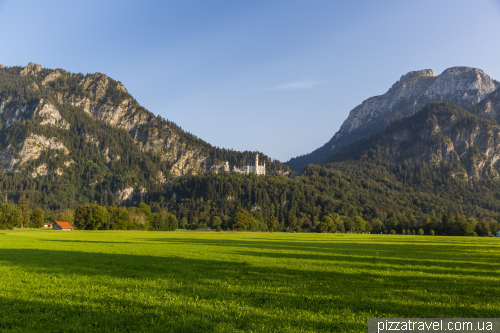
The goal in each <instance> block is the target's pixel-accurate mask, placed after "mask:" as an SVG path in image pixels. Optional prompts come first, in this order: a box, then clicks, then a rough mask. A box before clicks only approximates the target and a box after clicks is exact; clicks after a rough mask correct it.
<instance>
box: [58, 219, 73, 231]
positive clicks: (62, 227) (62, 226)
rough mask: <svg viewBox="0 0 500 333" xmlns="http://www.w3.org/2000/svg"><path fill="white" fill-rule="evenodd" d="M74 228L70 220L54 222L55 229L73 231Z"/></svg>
mask: <svg viewBox="0 0 500 333" xmlns="http://www.w3.org/2000/svg"><path fill="white" fill-rule="evenodd" d="M73 229H75V228H73V226H72V225H71V224H69V222H61V221H56V222H55V223H54V230H65V231H72V230H73Z"/></svg>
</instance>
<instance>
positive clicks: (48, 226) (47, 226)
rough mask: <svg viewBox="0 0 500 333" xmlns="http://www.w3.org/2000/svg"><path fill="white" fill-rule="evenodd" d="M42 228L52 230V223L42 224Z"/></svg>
mask: <svg viewBox="0 0 500 333" xmlns="http://www.w3.org/2000/svg"><path fill="white" fill-rule="evenodd" d="M43 227H44V228H52V223H50V222H45V223H44V224H43Z"/></svg>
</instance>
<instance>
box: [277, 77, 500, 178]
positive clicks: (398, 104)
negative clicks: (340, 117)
mask: <svg viewBox="0 0 500 333" xmlns="http://www.w3.org/2000/svg"><path fill="white" fill-rule="evenodd" d="M499 87H500V83H499V82H498V81H495V80H493V79H492V78H491V77H489V76H488V75H487V74H485V73H484V72H483V71H482V70H480V69H476V68H471V67H451V68H448V69H446V70H445V71H443V72H442V73H441V74H440V75H437V74H436V73H435V72H434V71H433V70H430V69H426V70H420V71H412V72H409V73H407V74H406V75H403V76H401V78H400V79H399V80H398V81H397V82H396V83H394V84H393V85H392V86H391V88H390V89H389V90H388V91H387V92H386V93H385V94H383V95H379V96H374V97H370V98H368V99H366V100H365V101H363V102H362V103H361V104H360V105H358V106H356V107H355V108H354V109H352V110H351V111H350V113H349V116H348V118H347V119H346V120H345V121H344V123H343V124H342V126H341V128H340V129H339V131H338V132H337V133H335V135H334V136H333V137H332V139H330V141H328V142H327V143H326V144H325V145H323V146H322V147H320V148H318V149H316V150H314V151H313V152H311V153H309V154H306V155H302V156H300V157H296V158H292V159H290V160H289V161H287V162H286V163H285V164H287V165H288V166H290V168H291V169H293V170H294V171H301V168H303V167H304V166H305V165H306V164H309V163H313V164H319V163H321V162H323V161H324V160H326V159H327V158H328V157H329V156H330V155H332V154H333V153H335V152H337V151H338V150H340V149H341V148H342V147H345V146H347V145H348V144H350V143H351V142H354V141H356V140H358V139H361V138H363V137H367V136H369V135H372V134H375V133H377V132H379V131H381V130H383V129H384V128H385V127H386V126H387V125H388V124H390V123H391V122H392V121H394V120H396V119H399V118H402V117H407V116H409V115H412V114H414V113H415V112H417V111H418V110H420V109H421V108H422V107H424V106H425V105H426V104H427V103H429V102H432V101H447V102H451V103H453V104H455V105H457V106H459V107H462V108H464V109H466V110H468V111H471V112H474V113H476V114H487V113H488V112H487V111H486V110H487V108H488V107H489V109H490V110H494V113H495V114H494V115H493V114H491V113H492V112H491V111H490V112H489V113H490V114H489V115H487V117H489V118H490V119H500V117H499V116H498V114H500V112H498V113H497V111H500V101H499V100H500V99H499V98H491V99H488V100H489V101H490V104H489V105H487V104H485V103H483V104H481V103H482V102H483V101H484V100H485V99H487V98H488V96H490V95H494V94H495V93H497V92H498V90H499ZM492 100H493V101H492Z"/></svg>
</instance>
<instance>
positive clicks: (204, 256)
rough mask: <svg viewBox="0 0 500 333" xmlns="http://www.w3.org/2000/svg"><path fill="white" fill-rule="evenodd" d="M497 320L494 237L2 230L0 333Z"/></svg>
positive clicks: (499, 265) (499, 290) (317, 328)
mask: <svg viewBox="0 0 500 333" xmlns="http://www.w3.org/2000/svg"><path fill="white" fill-rule="evenodd" d="M370 317H402V318H426V317H427V318H429V317H430V318H435V317H466V318H471V317H483V318H492V317H500V239H499V238H478V237H430V236H389V235H337V234H285V233H272V234H270V233H212V232H125V231H124V232H106V231H102V232H99V231H98V232H89V231H74V232H57V231H52V230H45V231H2V232H0V332H32V331H33V332H38V331H40V332H92V331H96V332H169V331H172V332H366V331H367V318H370Z"/></svg>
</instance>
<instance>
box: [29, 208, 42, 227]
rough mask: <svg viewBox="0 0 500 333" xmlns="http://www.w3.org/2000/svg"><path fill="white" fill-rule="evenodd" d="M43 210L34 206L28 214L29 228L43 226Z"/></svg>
mask: <svg viewBox="0 0 500 333" xmlns="http://www.w3.org/2000/svg"><path fill="white" fill-rule="evenodd" d="M43 221H44V219H43V210H42V209H41V208H36V209H35V210H33V212H32V213H31V216H30V224H29V227H30V228H41V227H43Z"/></svg>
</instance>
